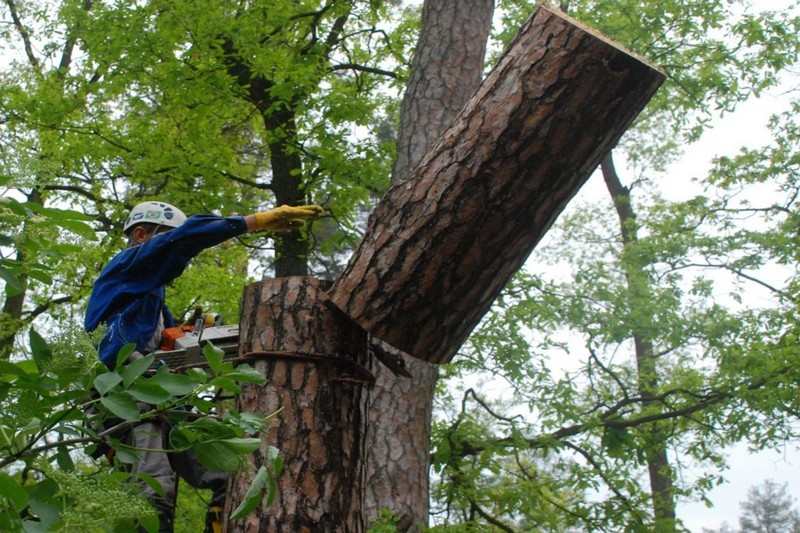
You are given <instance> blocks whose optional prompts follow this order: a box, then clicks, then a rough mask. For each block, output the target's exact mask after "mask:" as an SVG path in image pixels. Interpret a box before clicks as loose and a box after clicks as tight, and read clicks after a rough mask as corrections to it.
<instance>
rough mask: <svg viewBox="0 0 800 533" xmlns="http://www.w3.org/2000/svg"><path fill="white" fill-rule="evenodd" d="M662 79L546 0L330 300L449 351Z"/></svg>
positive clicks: (381, 331)
mask: <svg viewBox="0 0 800 533" xmlns="http://www.w3.org/2000/svg"><path fill="white" fill-rule="evenodd" d="M663 80H664V75H663V73H661V72H660V71H658V70H656V69H654V68H652V67H651V66H649V65H648V64H646V63H645V62H644V61H642V60H640V59H638V58H636V57H634V56H632V55H631V54H630V53H629V52H626V51H624V50H622V49H620V48H619V47H617V46H615V45H613V44H612V43H610V42H609V41H607V40H605V39H603V38H600V37H599V36H598V35H596V34H594V33H592V32H591V31H589V30H587V29H585V28H582V27H581V26H580V25H579V24H577V23H576V22H574V21H570V20H569V19H568V17H566V16H565V15H563V14H558V13H556V12H555V11H552V10H550V9H548V8H545V7H539V8H538V9H537V10H536V12H535V13H534V15H533V16H532V17H531V19H530V20H529V21H528V22H527V23H526V24H525V26H523V28H522V29H521V30H520V33H519V35H518V36H517V38H516V39H515V40H514V42H513V43H512V44H511V46H510V47H509V49H508V50H507V51H506V53H505V54H504V56H503V58H502V59H501V61H500V63H499V64H498V66H497V67H496V68H495V69H494V70H493V72H492V73H491V75H490V76H489V77H488V78H487V79H486V80H485V81H484V82H483V84H482V85H481V88H480V89H478V91H477V92H476V93H475V96H474V97H473V98H472V99H471V100H470V102H469V104H468V105H467V107H465V108H464V110H463V111H462V113H461V115H460V116H459V117H458V119H457V120H456V121H455V122H454V123H453V125H452V126H451V127H450V128H449V129H448V131H447V132H446V133H445V135H444V136H443V137H442V139H441V140H440V141H439V143H438V144H437V145H436V146H435V147H434V148H433V149H432V150H431V152H429V154H428V155H427V156H426V157H425V158H424V159H423V161H422V163H421V164H420V165H419V167H417V169H416V170H415V172H414V175H413V176H412V177H411V178H410V179H408V180H406V181H404V182H402V183H400V184H399V185H396V186H394V187H392V188H390V189H389V191H388V192H387V193H386V195H385V196H384V198H383V199H382V200H381V202H380V203H379V204H378V207H377V208H376V210H375V212H374V213H373V215H372V217H371V218H370V223H369V224H368V227H367V231H366V234H365V236H364V239H363V241H362V242H361V245H360V247H359V249H358V250H357V251H356V253H355V254H354V255H353V257H352V258H351V260H350V262H349V264H348V266H347V268H346V270H345V271H344V273H343V274H342V276H341V277H340V278H339V279H338V280H337V281H336V283H335V284H334V287H333V288H332V289H331V292H330V295H331V300H332V301H333V302H334V303H335V304H336V305H337V306H339V307H340V308H341V309H342V310H344V311H345V313H347V315H348V316H350V317H352V318H353V319H354V320H355V321H356V322H358V323H359V324H360V325H361V326H363V327H364V329H366V330H367V331H369V332H370V333H372V334H373V335H374V336H375V337H377V338H380V339H382V340H383V341H385V342H387V343H389V344H391V345H392V346H394V347H396V348H398V349H400V350H403V351H405V352H407V353H409V354H411V355H413V356H415V357H418V358H421V359H424V360H426V361H429V362H434V363H443V362H447V361H449V360H450V359H451V358H452V357H453V355H454V354H455V352H456V350H457V349H458V348H459V347H460V346H461V344H462V343H463V342H464V340H465V339H466V337H467V336H468V335H469V333H470V332H471V331H472V329H473V328H474V327H475V325H476V324H477V322H478V321H479V320H480V318H481V317H482V316H483V315H484V314H485V313H486V311H487V310H488V309H489V307H490V306H491V304H492V302H493V301H494V299H495V298H496V297H497V295H498V294H499V293H500V291H501V290H502V288H503V286H504V285H505V284H506V282H507V281H508V279H509V278H510V277H511V276H512V275H513V273H514V272H516V271H517V270H518V269H519V268H520V267H521V266H522V264H523V262H524V261H525V259H526V258H527V257H528V255H529V254H530V252H531V251H532V250H533V247H534V246H535V245H536V243H537V242H538V241H539V239H541V237H542V236H543V235H544V234H545V232H546V231H547V230H548V229H549V227H550V225H551V224H552V222H553V221H554V220H555V218H556V217H557V216H558V214H559V213H560V212H561V210H562V209H563V208H564V206H565V205H566V204H567V202H568V201H569V199H570V198H572V196H573V195H574V194H575V192H577V190H578V189H579V188H580V187H581V185H583V183H584V182H585V181H586V179H587V178H588V177H589V175H590V174H591V173H592V171H594V169H595V168H596V167H597V165H598V164H599V163H600V161H601V159H602V158H603V156H605V154H607V153H608V152H609V150H610V149H611V148H613V146H614V145H615V144H616V143H617V141H618V140H619V138H620V137H621V135H622V134H623V133H624V131H625V130H626V129H627V128H628V126H629V125H630V124H631V122H632V121H633V119H634V118H635V117H636V115H637V114H638V113H639V111H640V110H641V109H642V108H643V107H644V105H645V104H646V103H647V101H648V100H649V99H650V97H651V96H652V95H653V93H654V92H655V91H656V89H657V88H658V87H659V86H660V84H661V83H662V82H663Z"/></svg>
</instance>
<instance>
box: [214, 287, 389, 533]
mask: <svg viewBox="0 0 800 533" xmlns="http://www.w3.org/2000/svg"><path fill="white" fill-rule="evenodd" d="M323 285H324V283H323V282H321V281H319V280H317V279H315V278H309V277H289V278H279V279H272V280H265V281H262V282H259V283H255V284H252V285H249V286H247V287H246V288H245V291H244V295H243V300H242V321H241V330H240V339H241V340H240V355H246V354H253V355H254V356H263V357H264V358H263V359H261V360H258V361H257V362H255V363H254V366H255V368H256V369H258V370H259V371H260V372H262V373H263V374H264V375H265V376H266V378H267V380H268V383H267V385H266V386H265V387H260V386H251V387H246V388H244V390H243V391H242V394H241V395H240V396H239V397H238V400H237V401H238V404H239V405H238V407H239V409H241V410H242V411H249V412H260V413H273V412H276V411H278V410H280V414H279V415H278V416H276V417H275V418H274V423H273V426H272V427H271V429H270V431H269V435H268V437H267V440H268V444H269V445H272V446H279V447H280V453H281V455H282V457H283V458H284V460H285V466H284V468H283V472H282V473H281V475H280V476H279V477H278V494H277V497H276V501H275V503H274V504H273V505H272V506H271V507H269V508H264V507H259V508H258V509H256V510H255V511H254V512H253V513H251V514H250V515H249V516H248V517H247V518H245V519H243V520H239V521H235V522H232V523H230V524H228V529H227V530H228V531H246V532H255V531H269V532H286V533H300V532H308V533H316V532H325V531H352V532H359V531H365V529H366V528H365V519H364V518H363V505H362V501H363V494H364V457H365V455H366V452H365V438H366V434H367V424H366V418H365V416H364V413H366V402H367V395H368V390H369V387H370V386H371V384H372V381H373V378H372V376H371V375H370V374H369V373H368V372H367V371H366V370H365V367H366V366H367V365H368V364H369V361H368V358H369V353H368V352H369V348H368V342H367V335H366V334H365V332H364V331H363V330H362V329H361V328H359V327H358V326H356V325H355V324H354V323H353V322H352V321H350V320H349V319H348V318H347V317H345V316H344V315H343V314H342V313H341V312H340V311H338V310H337V309H336V308H335V307H333V306H332V305H330V304H329V303H328V302H327V296H326V294H325V292H324V288H325V287H324V286H323ZM251 462H252V464H253V466H254V469H253V470H252V471H243V472H240V473H238V474H237V475H236V476H235V478H234V480H233V482H232V483H231V491H230V493H229V495H228V498H227V502H226V507H227V508H226V512H225V516H230V514H231V512H232V511H233V509H235V508H236V506H237V505H238V503H239V502H241V501H242V500H243V499H244V495H245V493H246V491H247V488H248V487H249V485H250V481H251V480H250V476H251V475H252V474H253V473H254V472H255V471H257V470H258V468H259V467H260V466H262V465H263V464H265V463H267V464H269V461H267V460H266V458H265V457H264V455H263V454H259V453H256V454H254V455H253V456H252V457H251Z"/></svg>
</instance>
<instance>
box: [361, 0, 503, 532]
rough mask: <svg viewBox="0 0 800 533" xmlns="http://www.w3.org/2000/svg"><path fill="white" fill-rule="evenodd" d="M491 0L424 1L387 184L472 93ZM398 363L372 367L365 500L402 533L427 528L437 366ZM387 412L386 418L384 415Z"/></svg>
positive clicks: (407, 170) (403, 173) (407, 171)
mask: <svg viewBox="0 0 800 533" xmlns="http://www.w3.org/2000/svg"><path fill="white" fill-rule="evenodd" d="M493 11H494V0H469V1H460V2H453V1H452V0H427V1H426V2H425V4H424V5H423V8H422V27H421V29H420V37H419V41H418V42H417V47H416V51H415V55H414V61H413V63H412V66H411V78H410V79H409V82H408V87H407V88H406V93H405V96H404V98H403V106H402V109H401V113H400V130H399V133H398V140H397V152H398V157H397V160H396V161H395V164H394V168H393V171H392V183H398V182H400V181H402V180H403V179H405V178H408V177H409V176H410V175H411V171H412V169H413V168H414V167H415V166H416V165H417V164H418V163H419V162H420V160H421V159H422V158H423V156H424V155H425V154H426V153H427V152H428V150H429V149H430V148H431V146H433V144H434V142H435V141H436V140H438V139H439V137H440V136H441V135H442V133H444V131H445V130H446V129H447V127H448V126H450V124H451V123H452V122H453V119H454V118H455V117H456V116H457V114H458V112H459V111H461V109H462V108H463V107H464V105H465V104H466V103H467V101H468V100H469V98H470V96H472V94H473V93H474V92H475V89H477V88H478V85H479V84H480V81H481V76H482V71H483V60H484V56H485V53H486V41H487V38H488V35H489V30H490V28H491V22H492V12H493ZM399 357H402V358H403V361H404V364H405V367H406V369H407V370H408V371H409V373H410V374H411V377H410V378H408V377H403V376H397V375H395V374H394V373H392V372H391V371H390V370H389V369H388V368H386V367H385V366H383V365H376V367H375V369H374V371H375V374H376V377H377V381H376V383H375V387H374V388H373V391H372V394H371V402H370V410H369V427H370V431H369V433H368V442H369V445H368V448H367V450H368V457H367V494H366V499H365V502H364V505H365V506H366V513H367V516H368V518H369V520H370V522H372V521H374V519H375V518H376V517H377V516H378V514H379V512H380V510H381V509H389V510H390V511H391V512H392V513H393V514H394V516H395V518H396V526H397V528H398V529H399V530H401V531H419V530H420V524H427V520H428V507H429V501H430V495H429V492H430V491H429V470H430V423H431V411H432V406H433V389H434V385H435V383H436V376H437V366H436V365H433V364H430V363H427V362H424V361H421V360H419V359H416V358H413V357H409V356H407V355H399ZM387 413H391V416H387Z"/></svg>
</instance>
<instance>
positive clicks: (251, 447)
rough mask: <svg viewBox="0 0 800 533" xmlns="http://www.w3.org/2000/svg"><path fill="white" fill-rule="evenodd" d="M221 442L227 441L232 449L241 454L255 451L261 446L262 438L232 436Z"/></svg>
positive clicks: (226, 443)
mask: <svg viewBox="0 0 800 533" xmlns="http://www.w3.org/2000/svg"><path fill="white" fill-rule="evenodd" d="M219 442H223V443H225V445H227V446H228V447H230V449H231V450H233V451H234V452H235V453H237V454H239V455H247V454H249V453H253V452H254V451H256V450H257V449H258V448H259V447H260V446H261V439H245V438H238V437H237V438H231V439H225V440H222V441H219Z"/></svg>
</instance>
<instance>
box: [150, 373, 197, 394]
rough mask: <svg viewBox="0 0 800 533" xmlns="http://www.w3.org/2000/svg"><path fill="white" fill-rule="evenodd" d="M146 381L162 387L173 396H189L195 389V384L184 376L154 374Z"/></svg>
mask: <svg viewBox="0 0 800 533" xmlns="http://www.w3.org/2000/svg"><path fill="white" fill-rule="evenodd" d="M148 381H149V382H152V383H156V384H157V385H159V386H160V387H163V388H164V389H165V390H166V391H168V392H169V393H170V394H172V395H173V396H184V395H186V394H191V393H192V392H194V390H195V388H197V382H195V381H194V380H193V379H192V378H190V377H189V376H186V375H184V374H156V375H155V376H153V377H151V378H149V379H148Z"/></svg>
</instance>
